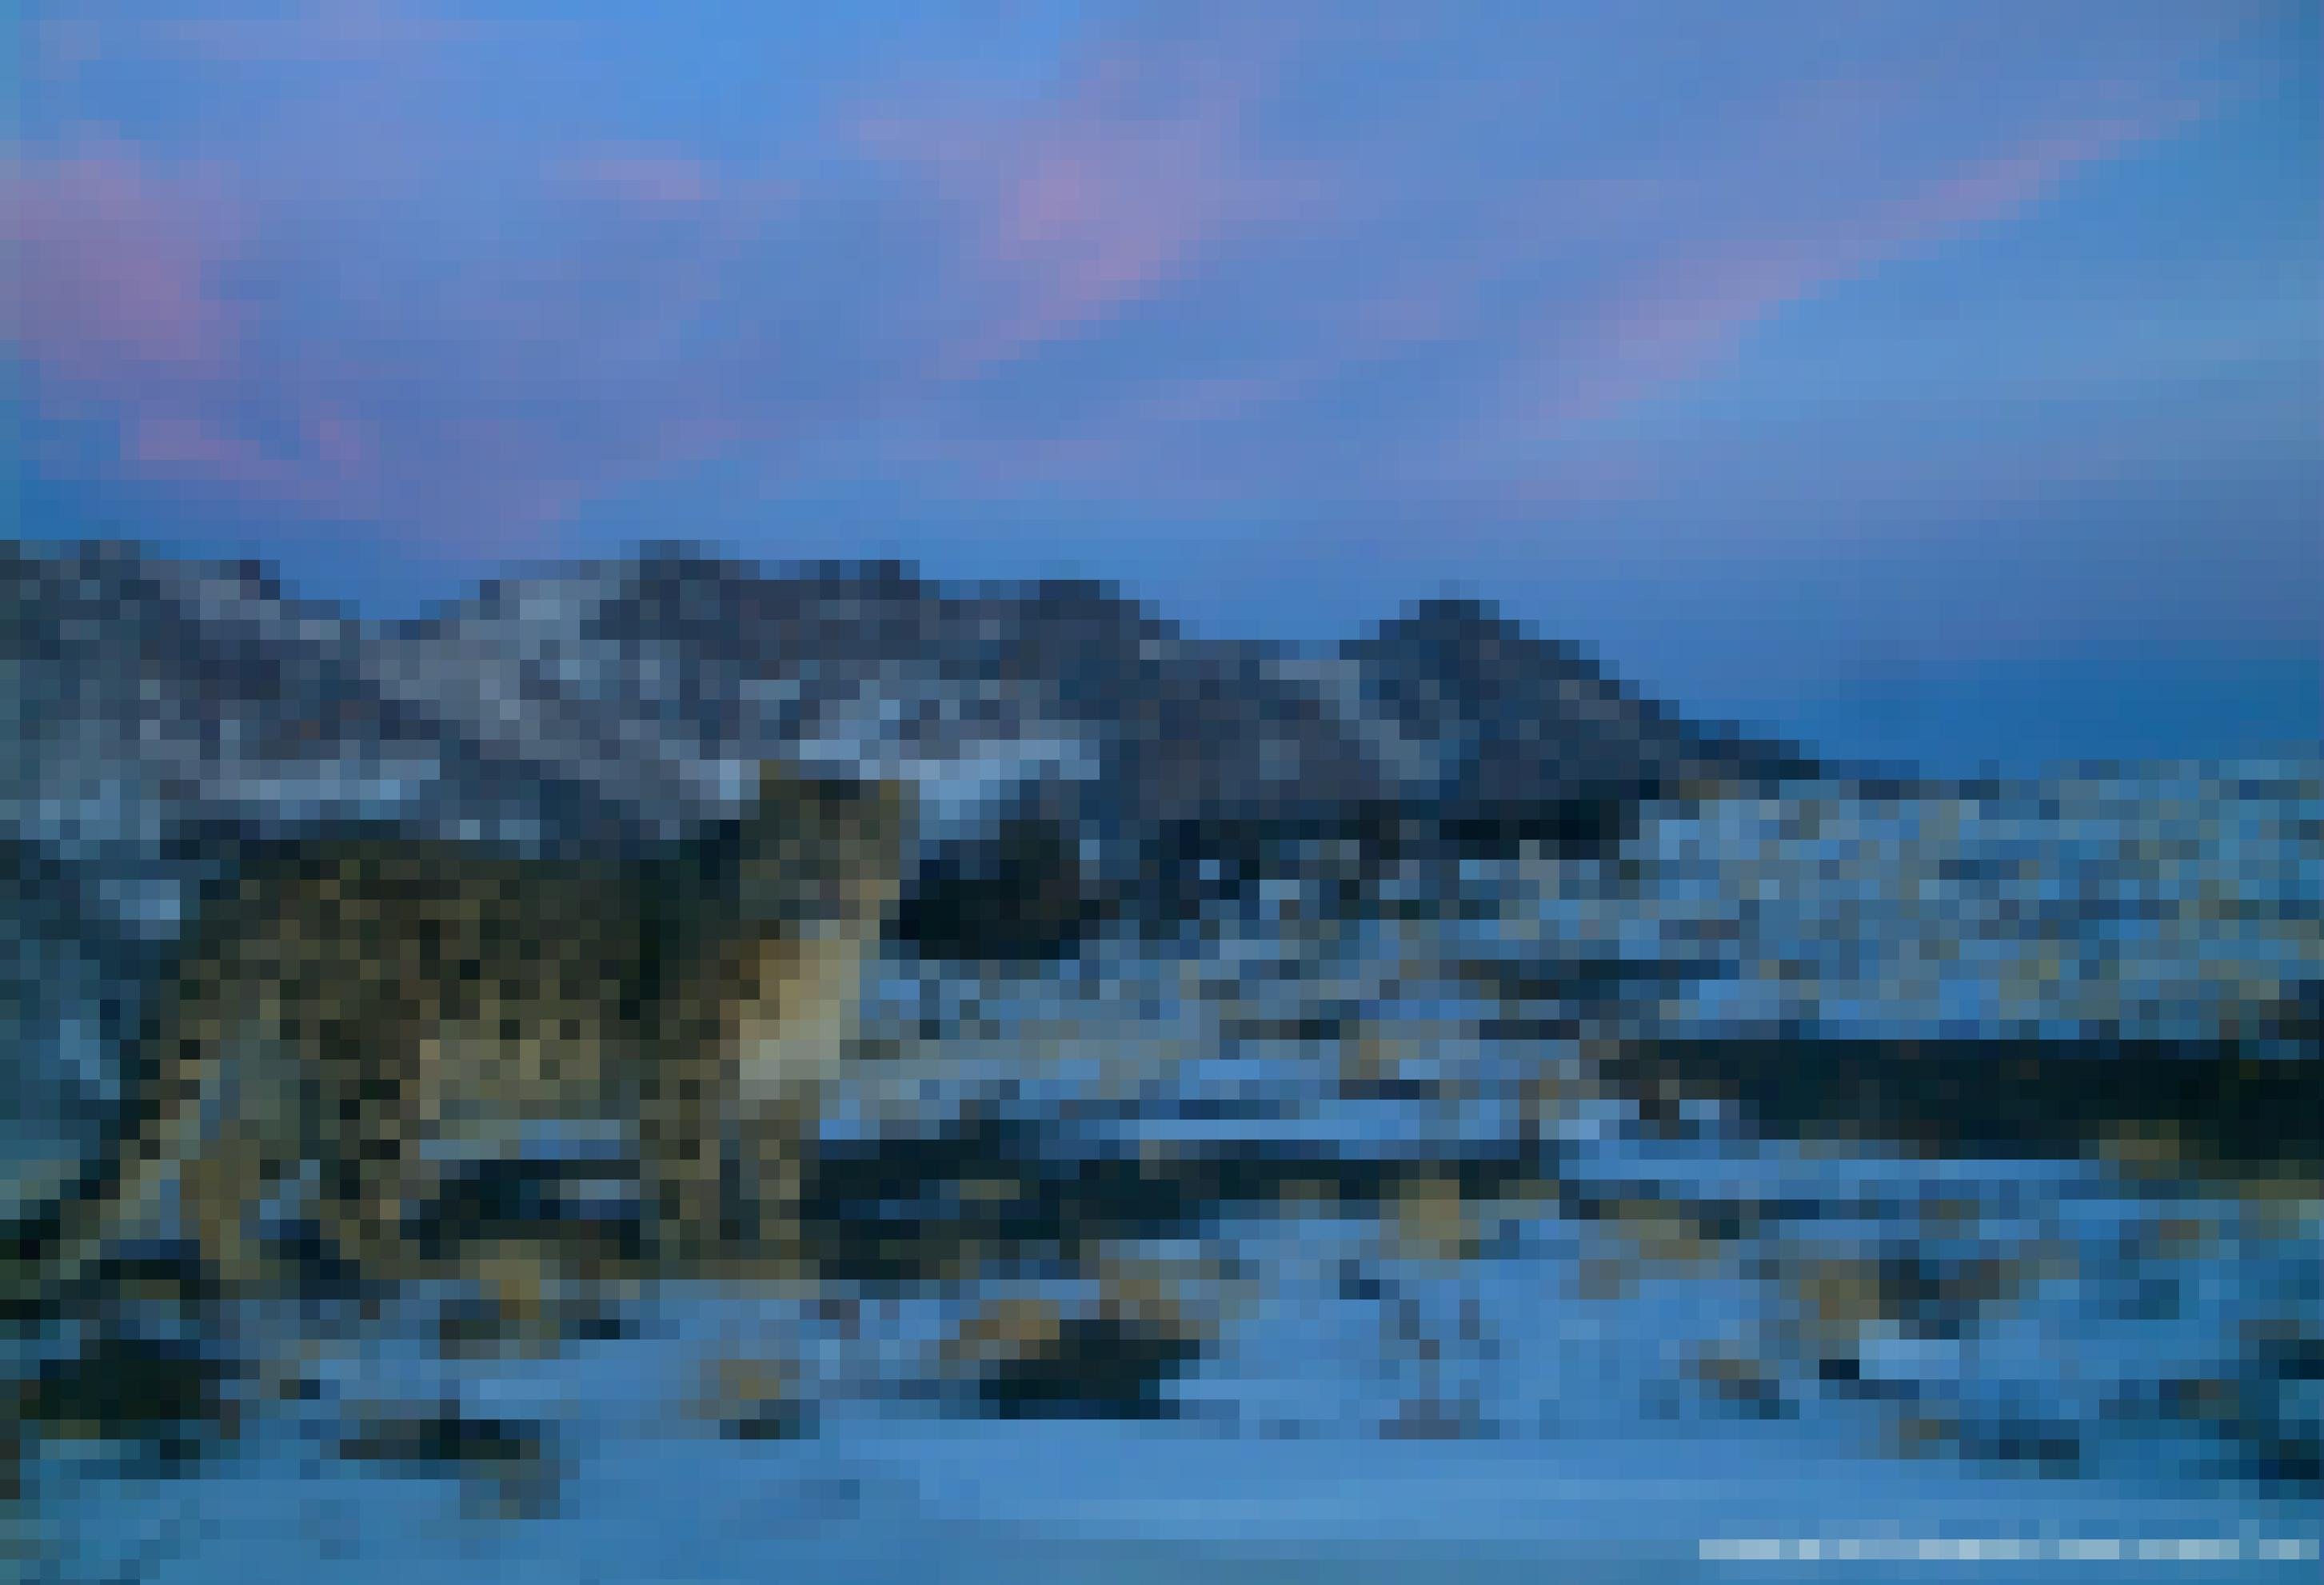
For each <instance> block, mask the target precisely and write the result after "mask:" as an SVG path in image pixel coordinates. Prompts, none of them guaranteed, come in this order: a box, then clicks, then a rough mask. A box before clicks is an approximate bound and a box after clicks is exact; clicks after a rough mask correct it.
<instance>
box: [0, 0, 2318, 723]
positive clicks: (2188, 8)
mask: <svg viewBox="0 0 2324 1585" xmlns="http://www.w3.org/2000/svg"><path fill="white" fill-rule="evenodd" d="M21 35H22V39H23V47H22V48H21V49H20V50H19V51H16V57H17V59H16V63H15V66H14V71H15V73H16V80H15V82H14V84H13V85H12V86H13V87H14V88H15V90H16V95H17V99H18V102H19V104H20V106H21V114H20V117H19V124H18V131H17V135H16V137H15V139H14V148H13V149H12V150H11V152H10V156H9V161H8V164H7V166H6V168H5V180H6V182H7V184H8V194H7V203H6V206H5V209H6V214H7V217H8V225H9V228H10V235H9V238H8V242H9V249H10V253H11V254H12V255H13V258H14V264H15V271H16V277H17V281H16V284H17V290H16V293H15V297H16V309H17V311H16V312H15V314H14V316H13V317H12V318H11V319H10V321H9V323H8V326H7V329H8V332H9V336H8V343H9V345H8V347H7V355H8V359H9V364H10V391H11V396H10V398H9V401H8V410H9V413H10V417H11V419H12V420H13V422H12V426H11V428H12V431H13V434H14V447H15V457H14V462H15V471H16V472H17V474H18V475H19V479H20V483H21V489H20V491H19V504H20V517H21V519H22V522H23V532H25V533H28V534H32V535H50V534H59V535H61V534H75V533H81V532H91V531H96V532H106V533H116V534H124V535H128V536H133V537H137V538H142V539H151V540H153V541H156V542H158V543H161V544H164V545H168V546H171V547H174V548H184V549H188V550H192V551H198V552H200V553H205V554H207V553H217V552H226V553H232V554H256V555H262V556H266V557H269V558H275V559H278V560H279V561H280V562H281V564H282V565H283V567H285V569H286V570H287V571H288V573H289V574H290V575H291V577H292V578H293V580H294V581H295V582H296V583H297V584H299V585H300V586H302V587H304V588H306V589H308V590H309V591H311V592H314V593H318V594H330V595H336V596H342V597H349V598H355V599H358V600H360V601H361V602H362V603H363V604H364V605H365V606H366V607H367V608H369V609H372V610H374V611H378V612H382V613H399V612H402V611H407V610H410V609H411V608H413V607H415V606H416V605H417V604H419V603H420V602H422V601H423V600H426V599H428V598H430V597H434V596H439V595H444V594H453V593H457V592H458V591H459V590H460V588H461V587H462V586H463V585H465V584H466V582H468V581H470V580H472V579H473V578H475V577H476V576H482V575H484V574H486V573H488V572H493V571H497V570H501V569H503V568H504V567H507V566H508V565H509V564H511V563H512V562H514V563H522V562H527V561H537V560H539V559H543V558H556V557H561V556H566V555H586V554H596V553H600V552H604V551H606V550H608V549H612V548H617V547H619V546H620V545H622V544H623V543H624V542H627V541H629V540H632V539H637V538H640V537H648V538H683V539H708V540H713V541H715V542H718V543H721V544H723V545H725V546H727V547H730V548H734V549H737V550H740V551H742V552H743V553H746V554H750V555H754V556H760V557H764V558H770V559H776V560H780V559H787V558H813V557H825V556H849V555H857V554H879V555H895V556H902V557H907V558H915V559H918V560H919V561H921V562H922V563H923V564H924V565H925V566H926V567H927V568H928V569H929V570H930V571H932V572H936V573H940V574H947V575H959V576H1020V575H1025V574H1037V573H1043V572H1065V573H1072V574H1075V575H1079V576H1099V577H1111V578H1116V579H1119V580H1120V581H1121V583H1122V584H1123V585H1124V586H1125V587H1126V588H1128V589H1129V590H1130V592H1132V593H1134V594H1139V595H1142V596H1145V597H1147V598H1148V599H1150V600H1152V601H1153V602H1155V603H1156V604H1157V605H1159V606H1160V607H1161V608H1162V609H1163V610H1164V611H1166V612H1167V613H1170V614H1173V615H1175V616H1177V617H1178V618H1180V619H1181V620H1182V621H1183V622H1185V623H1186V624H1187V625H1188V626H1190V627H1191V628H1193V629H1194V631H1215V632H1235V633H1272V634H1277V635H1281V636H1285V637H1292V638H1319V637H1327V636H1331V635H1334V634H1339V633H1344V632H1349V631H1353V630H1355V629H1356V628H1358V627H1359V626H1360V625H1361V624H1363V623H1365V622H1371V621H1376V620H1378V619H1379V618H1380V617H1382V616H1385V615H1388V614H1392V613H1394V612H1395V611H1396V609H1397V607H1398V605H1399V604H1402V603H1403V602H1405V601H1406V600H1409V599H1413V598H1416V597H1419V596H1424V595H1427V594H1435V593H1439V592H1443V591H1444V590H1448V589H1451V590H1458V591H1460V592H1463V593H1471V594H1484V595H1488V596H1489V597H1492V598H1494V599H1497V600H1499V602H1501V603H1502V604H1503V605H1504V606H1505V607H1506V608H1508V610H1509V611H1510V612H1512V613H1515V614H1517V615H1519V616H1522V617H1525V618H1526V619H1528V620H1531V621H1534V622H1537V623H1539V624H1540V625H1542V626H1543V627H1544V628H1545V630H1548V631H1554V632H1557V633H1559V634H1561V635H1565V636H1572V637H1576V638H1580V639H1583V640H1589V641H1591V642H1592V643H1595V644H1597V645H1598V646H1599V647H1600V650H1601V651H1602V652H1603V654H1604V655H1605V656H1606V658H1607V659H1609V662H1610V663H1612V664H1613V665H1614V666H1615V667H1616V668H1618V669H1619V670H1621V671H1623V672H1625V673H1626V674H1628V675H1630V676H1632V677H1637V678H1638V679H1640V680H1641V681H1643V682H1645V683H1646V684H1647V685H1648V686H1651V687H1655V688H1657V689H1659V690H1662V691H1665V692H1666V693H1668V694H1670V695H1672V696H1674V697H1675V698H1677V699H1678V700H1679V701H1681V702H1682V703H1683V704H1684V705H1688V706H1689V707H1691V708H1694V709H1697V710H1701V711H1706V712H1711V713H1716V714H1731V715H1739V716H1742V717H1745V718H1747V719H1749V720H1752V721H1755V722H1758V723H1764V724H1768V725H1772V726H1775V727H1777V728H1779V729H1781V730H1784V731H1787V732H1791V733H1800V734H1803V735H1806V736H1808V737H1811V738H1812V739H1815V740H1817V741H1820V742H1825V743H1827V744H1828V745H1829V746H1831V748H1833V749H1834V750H1837V751H1841V752H1843V753H1849V754H1867V755H1881V756H1887V757H1899V756H1913V757H1920V758H1925V759H1928V760H1933V761H1935V762H1938V763H1941V764H1950V765H1965V764H1973V763H1975V762H1977V761H1978V760H1983V759H1987V758H1992V759H1998V760H2004V761H2014V762H2021V763H2022V762H2025V761H2029V760H2042V759H2048V758H2054V757H2065V756H2107V757H2116V756H2118V757H2133V756H2145V755H2151V754H2164V753H2196V754H2218V753H2231V752H2240V751H2251V750H2255V749H2259V748H2264V747H2266V746H2270V745H2274V744H2281V743H2285V742H2308V743H2310V744H2312V743H2313V742H2314V741H2315V740H2316V739H2317V737H2318V736H2319V709H2324V705H2319V696H2324V632H2319V618H2318V616H2317V614H2316V612H2317V607H2318V604H2319V603H2318V602H2317V601H2316V600H2315V598H2314V589H2315V588H2316V587H2317V586H2318V585H2319V584H2324V529H2319V512H2324V373H2319V371H2324V313H2319V296H2318V292H2319V286H2318V283H2319V281H2324V213H2320V212H2324V198H2319V194H2324V129H2319V111H2318V106H2319V104H2324V80H2319V78H2324V71H2320V70H2319V59H2324V30H2319V7H2318V6H2317V5H2313V4H2238V3H2235V0H2205V3H2204V4H2202V5H2189V4H2186V3H2185V0H2107V3H2105V4H2079V3H2063V0H2052V3H2029V0H2013V3H2007V4H1988V3H1986V0H1962V3H1955V4H1948V5H1878V4H1875V5H1840V4H1834V3H1831V0H1823V3H1820V4H1812V5H1810V4H1801V3H1798V0H1766V3H1763V4H1756V5H1748V6H1738V5H1731V4H1728V3H1726V0H1674V3H1672V4H1666V5H1655V6H1632V5H1563V4H1543V3H1535V4H1523V5H1519V4H1502V5H1482V4H1478V5H1462V4H1446V5H1429V6H1416V5H1408V4H1396V5H1386V4H1369V3H1364V0H1356V3H1350V0H1331V3H1325V0H1272V3H1270V4H1268V5H1259V6H1252V5H1218V4H1213V3H1211V0H1179V3H1177V4H1173V5H1163V6H1152V7H1139V6H1125V5H1067V4H1062V3H1054V4H1016V5H978V6H939V5H923V4H907V3H904V0H862V3H859V4H851V5H845V6H789V5H772V6H770V5H742V4H736V5H707V4H686V3H679V0H661V3H659V4H653V5H645V4H637V5H605V4H597V5H590V4H571V5H558V6H549V5H530V6H495V7H489V8H487V7H477V6H460V7H457V8H456V7H453V6H451V5H441V4H435V3H432V0H330V3H327V4H314V5H282V4H273V5H245V6H237V7H231V8H229V7H222V6H201V7H196V6H160V5H139V6H131V5H119V4H115V3H113V0H97V3H94V4H78V5H71V6H49V5H40V4H34V5H32V6H31V7H30V8H29V10H28V12H27V13H26V14H25V15H24V17H23V22H22V24H21Z"/></svg>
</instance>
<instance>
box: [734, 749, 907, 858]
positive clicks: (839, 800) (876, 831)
mask: <svg viewBox="0 0 2324 1585" xmlns="http://www.w3.org/2000/svg"><path fill="white" fill-rule="evenodd" d="M918 812H919V788H918V784H916V783H915V782H913V781H911V780H910V779H908V778H902V777H875V778H859V777H853V776H825V775H819V774H816V773H815V772H811V771H808V770H807V769H803V768H801V767H800V766H798V765H795V764H793V763H792V762H790V761H789V760H761V761H760V764H759V797H758V803H757V806H756V807H755V809H754V810H753V811H752V813H753V814H754V815H756V816H762V817H767V816H770V817H777V818H779V817H781V816H785V815H787V814H788V815H794V816H806V817H807V818H808V819H809V820H811V821H814V822H816V823H819V824H823V825H828V826H839V827H844V828H847V829H850V830H853V831H855V832H858V833H860V834H862V835H864V836H867V837H871V838H874V839H876V840H882V841H886V840H894V841H901V840H902V839H903V838H904V837H905V836H906V835H907V834H908V832H909V830H910V827H911V825H912V823H913V821H914V819H915V818H916V817H917V816H918Z"/></svg>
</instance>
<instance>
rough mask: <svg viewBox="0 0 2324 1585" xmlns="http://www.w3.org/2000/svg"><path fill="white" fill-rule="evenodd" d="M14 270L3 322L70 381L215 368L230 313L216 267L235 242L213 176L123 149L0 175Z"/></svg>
mask: <svg viewBox="0 0 2324 1585" xmlns="http://www.w3.org/2000/svg"><path fill="white" fill-rule="evenodd" d="M0 199H5V201H0V213H5V226H6V227H7V233H6V242H7V245H8V249H9V252H10V254H11V256H12V257H13V258H14V260H15V263H16V271H17V293H18V296H17V312H16V315H15V317H14V320H13V322H12V323H11V324H10V326H9V327H8V332H9V336H10V338H11V339H12V340H13V341H14V343H15V344H16V346H17V347H18V349H19V351H20V352H21V354H22V355H24V356H26V357H29V358H30V359H31V360H32V361H33V362H34V363H35V364H40V365H42V366H43V367H45V368H47V369H48V370H50V371H51V372H52V373H56V374H58V375H60V376H62V377H64V378H67V379H70V380H78V381H84V382H102V383H108V384H115V385H119V384H124V383H127V382H134V381H138V380H145V379H167V380H175V381H189V380H196V381H198V380H202V379H206V378H217V377H218V376H219V375H221V374H222V373H223V372H224V371H225V370H226V368H227V367H228V366H230V364H232V362H233V359H234V357H235V340H236V336H237V333H238V326H237V323H236V318H235V314H234V312H233V311H232V310H231V309H229V308H228V306H227V305H226V302H225V301H224V300H223V299H221V298H220V297H219V295H218V294H217V284H216V277H217V274H218V272H219V271H220V269H221V267H222V266H223V265H224V264H225V263H226V262H228V260H229V259H230V257H231V256H232V255H233V253H234V251H235V245H236V243H235V217H233V215H232V213H231V208H230V206H229V205H228V204H227V203H226V200H225V198H224V195H223V194H222V192H221V191H220V189H219V188H218V185H217V183H216V182H215V181H212V180H201V179H199V178H186V177H174V178H173V177H162V176H159V175H156V174H154V173H152V172H151V171H149V170H147V169H145V168H144V167H143V166H142V165H141V164H140V163H139V162H138V161H135V160H134V159H133V158H131V157H130V156H129V155H127V154H126V153H124V152H122V151H120V150H118V149H114V148H100V149H98V150H97V151H95V152H88V153H84V154H78V155H75V156H73V157H70V158H68V159H64V160H59V161H16V162H14V163H13V164H11V165H10V166H9V167H8V168H7V169H6V170H5V174H0Z"/></svg>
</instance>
